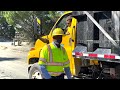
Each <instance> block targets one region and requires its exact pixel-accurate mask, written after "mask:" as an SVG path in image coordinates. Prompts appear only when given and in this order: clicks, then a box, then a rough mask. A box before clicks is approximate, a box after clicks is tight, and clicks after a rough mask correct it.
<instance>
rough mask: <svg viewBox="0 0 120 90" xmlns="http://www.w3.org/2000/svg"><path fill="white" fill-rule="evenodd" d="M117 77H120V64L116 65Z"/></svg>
mask: <svg viewBox="0 0 120 90" xmlns="http://www.w3.org/2000/svg"><path fill="white" fill-rule="evenodd" d="M115 72H116V79H120V65H117V66H116V67H115Z"/></svg>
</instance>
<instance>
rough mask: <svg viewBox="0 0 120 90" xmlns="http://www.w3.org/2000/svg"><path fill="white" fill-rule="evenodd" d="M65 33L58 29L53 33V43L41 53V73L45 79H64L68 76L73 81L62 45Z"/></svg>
mask: <svg viewBox="0 0 120 90" xmlns="http://www.w3.org/2000/svg"><path fill="white" fill-rule="evenodd" d="M63 35H64V32H63V30H62V29H61V28H56V29H55V30H54V31H53V33H52V37H53V42H52V43H50V44H47V45H45V46H44V47H43V48H42V50H41V52H40V59H39V62H38V64H39V65H40V71H41V75H42V77H43V79H64V75H65V74H66V75H67V78H68V79H71V77H72V75H71V72H70V62H69V59H68V56H67V53H66V50H65V48H64V47H63V46H62V45H61V42H62V36H63Z"/></svg>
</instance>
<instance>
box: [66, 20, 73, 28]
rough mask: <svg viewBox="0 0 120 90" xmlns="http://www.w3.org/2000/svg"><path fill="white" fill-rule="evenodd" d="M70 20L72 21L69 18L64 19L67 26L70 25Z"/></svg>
mask: <svg viewBox="0 0 120 90" xmlns="http://www.w3.org/2000/svg"><path fill="white" fill-rule="evenodd" d="M71 22H72V20H71V19H67V20H66V24H67V26H68V27H70V26H71Z"/></svg>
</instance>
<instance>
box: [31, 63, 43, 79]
mask: <svg viewBox="0 0 120 90" xmlns="http://www.w3.org/2000/svg"><path fill="white" fill-rule="evenodd" d="M39 68H40V66H39V65H38V63H35V64H33V65H32V66H31V68H30V71H29V79H43V78H42V75H41V72H40V69H39Z"/></svg>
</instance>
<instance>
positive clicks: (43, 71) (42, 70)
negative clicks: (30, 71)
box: [40, 65, 51, 79]
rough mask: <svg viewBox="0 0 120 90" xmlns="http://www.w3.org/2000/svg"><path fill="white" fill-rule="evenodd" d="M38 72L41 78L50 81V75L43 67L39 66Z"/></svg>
mask: <svg viewBox="0 0 120 90" xmlns="http://www.w3.org/2000/svg"><path fill="white" fill-rule="evenodd" d="M40 71H41V74H42V76H43V78H45V79H51V75H50V74H49V73H48V71H47V70H46V68H45V66H44V65H40Z"/></svg>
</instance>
